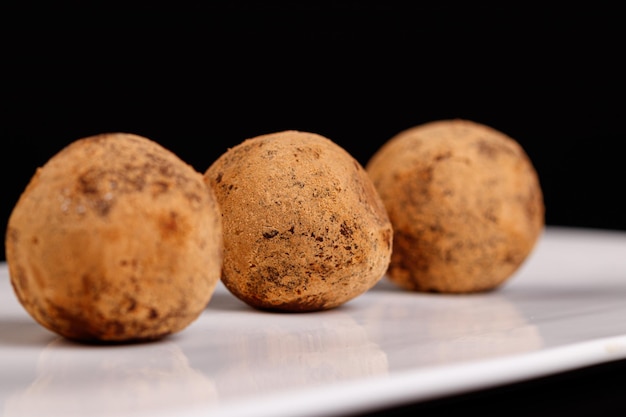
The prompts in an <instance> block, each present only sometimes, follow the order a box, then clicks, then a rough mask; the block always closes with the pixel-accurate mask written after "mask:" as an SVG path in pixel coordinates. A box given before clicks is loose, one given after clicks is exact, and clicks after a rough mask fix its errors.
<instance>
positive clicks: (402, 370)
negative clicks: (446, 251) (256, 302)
mask: <svg viewBox="0 0 626 417" xmlns="http://www.w3.org/2000/svg"><path fill="white" fill-rule="evenodd" d="M622 358H626V233H624V232H612V231H600V230H590V229H571V228H557V227H548V228H547V229H546V231H545V233H544V235H543V236H542V238H541V240H540V242H539V244H538V246H537V247H536V249H535V251H534V252H533V253H532V255H531V257H530V258H529V259H528V260H527V262H526V263H525V264H524V265H523V266H522V268H521V269H520V270H519V271H518V272H517V273H516V274H515V275H514V276H513V277H511V279H510V280H509V281H507V283H506V284H505V285H504V286H503V287H501V288H499V289H498V290H496V291H494V292H491V293H488V294H474V295H456V296H452V295H437V294H418V293H409V292H405V291H403V290H400V289H398V288H397V287H395V286H394V285H393V284H391V283H389V282H388V281H387V280H386V279H385V278H383V280H382V281H381V282H380V283H379V284H378V285H377V286H376V287H375V288H373V289H372V290H370V291H368V292H367V293H365V294H363V295H361V296H360V297H358V298H356V299H354V300H352V301H350V302H348V303H347V304H345V305H344V306H342V307H340V308H337V309H335V310H333V311H326V312H320V313H305V314H278V313H267V312H260V311H256V310H253V309H251V308H249V307H248V306H246V305H245V304H243V303H242V302H240V301H239V300H237V299H236V298H234V296H232V295H231V294H230V293H229V292H227V290H226V289H225V288H224V287H222V286H219V287H218V289H217V291H216V293H215V295H214V296H213V298H212V300H211V302H210V303H209V305H208V307H207V308H206V311H204V313H203V314H202V316H201V317H200V318H199V319H198V320H197V321H195V322H194V323H193V324H192V325H191V326H189V327H188V328H187V329H185V330H184V331H182V332H181V333H179V334H177V335H175V336H172V337H169V338H166V339H164V340H161V341H158V342H154V343H146V344H135V345H123V346H85V345H81V344H76V343H72V342H69V341H67V340H65V339H63V338H61V337H58V336H57V335H55V334H53V333H51V332H49V331H47V330H45V329H44V328H42V327H41V326H39V325H38V324H37V323H35V322H34V321H33V320H32V319H31V318H30V316H29V315H27V313H26V312H25V310H24V309H23V308H22V307H21V305H19V303H18V302H17V299H16V298H15V295H14V293H13V291H12V289H11V286H10V282H9V277H8V272H7V267H6V264H1V266H0V415H2V416H3V417H15V416H21V417H39V416H62V417H70V416H80V417H84V416H90V417H98V416H117V417H130V416H144V415H145V416H151V417H155V416H157V417H158V416H177V417H196V416H212V417H218V416H220V417H222V416H255V417H262V416H268V417H269V416H271V417H280V416H290V417H298V416H331V415H339V414H342V413H348V412H366V411H368V410H374V409H377V408H380V407H386V406H391V405H396V404H401V403H404V402H409V401H422V400H427V399H432V398H436V397H440V396H449V395H455V394H459V393H461V392H465V391H468V390H476V389H481V388H486V387H491V386H496V385H499V384H503V383H508V382H516V381H520V380H523V379H526V378H535V377H541V376H545V375H548V374H551V373H555V372H558V371H563V370H570V369H575V368H577V367H581V366H585V365H592V364H597V363H602V362H607V361H611V360H616V359H622Z"/></svg>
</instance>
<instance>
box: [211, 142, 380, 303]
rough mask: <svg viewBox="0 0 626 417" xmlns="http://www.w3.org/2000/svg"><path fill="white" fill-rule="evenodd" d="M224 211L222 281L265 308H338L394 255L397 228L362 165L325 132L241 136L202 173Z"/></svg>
mask: <svg viewBox="0 0 626 417" xmlns="http://www.w3.org/2000/svg"><path fill="white" fill-rule="evenodd" d="M205 180H206V181H207V183H208V184H210V186H211V187H212V188H213V189H214V191H215V194H216V196H217V199H218V201H219V203H220V206H221V208H222V216H223V224H224V268H223V274H222V280H223V282H224V284H225V286H226V287H227V288H228V289H229V290H230V291H231V292H232V293H233V294H234V295H236V296H237V297H238V298H240V299H242V300H243V301H245V302H247V303H248V304H249V305H251V306H253V307H257V308H261V309H269V310H282V311H314V310H323V309H329V308H333V307H336V306H338V305H340V304H343V303H345V302H346V301H348V300H350V299H352V298H354V297H356V296H358V295H359V294H361V293H363V292H365V291H367V290H368V289H370V288H371V287H372V286H374V284H376V282H378V281H379V280H380V278H381V277H382V276H383V274H384V272H385V270H386V268H387V266H388V263H389V259H390V255H391V244H392V229H391V223H390V221H389V218H388V216H387V213H386V211H385V208H384V206H383V204H382V201H381V200H380V197H379V196H378V194H377V192H376V190H375V188H374V186H373V184H372V182H371V180H370V178H369V177H368V176H367V173H366V172H365V170H364V169H363V167H362V166H361V165H360V164H359V163H358V162H357V161H356V160H355V159H354V158H352V157H351V156H350V155H349V154H348V153H347V152H346V151H345V150H344V149H342V148H341V147H339V146H338V145H336V144H335V143H334V142H332V141H330V140H328V139H327V138H324V137H322V136H320V135H317V134H313V133H307V132H299V131H284V132H277V133H274V134H268V135H262V136H258V137H256V138H252V139H248V140H245V141H244V142H242V143H240V144H239V145H238V146H235V147H233V148H231V149H229V150H228V151H227V152H225V153H224V154H223V155H222V156H221V157H220V158H218V160H216V161H215V162H214V163H213V164H212V165H211V166H210V167H209V169H208V170H207V171H206V173H205Z"/></svg>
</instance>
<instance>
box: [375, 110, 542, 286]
mask: <svg viewBox="0 0 626 417" xmlns="http://www.w3.org/2000/svg"><path fill="white" fill-rule="evenodd" d="M366 170H367V172H368V174H369V175H370V177H371V179H372V181H373V182H374V184H375V186H376V189H377V190H378V192H379V195H380V196H381V198H382V200H383V201H384V204H385V207H386V208H387V212H388V214H389V217H390V219H391V222H392V224H393V228H394V243H393V248H394V250H393V254H392V257H391V262H390V265H389V270H388V272H387V276H388V278H389V279H390V280H391V281H393V282H395V283H396V284H398V285H399V286H401V287H403V288H405V289H408V290H414V291H423V292H441V293H470V292H479V291H487V290H491V289H494V288H496V287H497V286H499V285H501V284H502V283H503V282H505V281H506V280H507V279H508V278H510V277H511V275H512V274H513V273H514V272H515V271H516V270H517V269H518V268H519V267H520V265H521V264H522V263H523V262H524V260H525V259H526V258H527V257H528V255H529V254H530V252H531V251H532V249H533V247H534V246H535V243H536V242H537V240H538V238H539V236H540V234H541V232H542V230H543V227H544V205H543V194H542V190H541V188H540V184H539V179H538V175H537V172H536V171H535V169H534V167H533V165H532V163H531V161H530V159H529V157H528V156H527V154H526V153H525V152H524V150H523V149H522V147H521V146H520V145H519V143H518V142H516V141H515V140H514V139H512V138H510V137H509V136H507V135H505V134H504V133H502V132H500V131H497V130H496V129H494V128H491V127H489V126H486V125H483V124H480V123H476V122H472V121H469V120H461V119H452V120H439V121H433V122H429V123H425V124H423V125H419V126H415V127H413V128H410V129H407V130H405V131H402V132H400V133H398V134H397V135H396V136H394V137H392V138H391V139H390V140H389V141H387V142H386V143H385V144H383V146H382V147H381V148H380V149H379V150H378V151H377V152H376V153H375V154H374V155H373V156H372V158H371V159H370V160H369V161H368V163H367V164H366Z"/></svg>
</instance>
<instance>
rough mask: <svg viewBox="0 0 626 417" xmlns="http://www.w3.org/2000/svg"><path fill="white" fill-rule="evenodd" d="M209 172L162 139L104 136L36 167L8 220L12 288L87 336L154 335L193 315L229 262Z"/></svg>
mask: <svg viewBox="0 0 626 417" xmlns="http://www.w3.org/2000/svg"><path fill="white" fill-rule="evenodd" d="M221 232H222V224H221V216H220V212H219V206H218V204H217V201H216V199H215V196H214V194H213V192H212V190H211V189H210V188H208V187H207V186H206V184H205V183H204V180H203V177H202V174H200V173H198V172H196V171H195V170H194V169H193V168H191V167H190V166H189V165H187V164H186V163H184V162H183V161H181V160H180V159H179V158H178V157H177V156H176V155H174V154H173V153H172V152H170V151H168V150H166V149H165V148H163V147H161V146H160V145H158V144H156V143H155V142H153V141H151V140H149V139H146V138H143V137H140V136H136V135H131V134H122V133H120V134H104V135H97V136H93V137H89V138H84V139H81V140H78V141H75V142H74V143H72V144H70V145H68V146H67V147H66V148H65V149H63V150H61V151H60V152H59V153H58V154H57V155H55V156H54V157H52V158H51V159H50V160H49V161H48V162H47V163H46V164H45V165H44V166H43V167H41V168H39V169H38V170H37V172H36V174H35V175H34V176H33V179H32V180H31V182H30V183H29V184H28V186H27V187H26V189H25V190H24V192H23V193H22V195H21V196H20V199H19V200H18V202H17V204H16V206H15V208H14V209H13V212H12V213H11V217H10V219H9V225H8V227H7V238H6V242H7V245H6V246H7V262H8V265H9V272H10V275H11V282H12V285H13V288H14V289H15V293H16V295H17V297H18V299H19V301H20V302H21V303H22V305H23V306H24V308H25V309H26V310H27V311H28V312H29V313H30V314H31V315H32V316H33V317H34V318H35V319H36V320H37V321H38V322H39V323H41V324H42V325H43V326H45V327H47V328H48V329H50V330H52V331H54V332H57V333H59V334H61V335H63V336H65V337H68V338H71V339H76V340H81V341H91V342H125V341H140V340H153V339H158V338H161V337H163V336H165V335H167V334H171V333H175V332H178V331H180V330H182V329H183V328H185V327H186V326H187V325H189V324H190V323H191V322H192V321H193V320H195V319H196V318H197V317H198V315H199V314H200V313H201V312H202V310H203V309H204V307H205V306H206V304H207V303H208V302H209V300H210V298H211V296H212V293H213V290H214V288H215V286H216V284H217V282H218V280H219V275H220V270H221V261H222V233H221Z"/></svg>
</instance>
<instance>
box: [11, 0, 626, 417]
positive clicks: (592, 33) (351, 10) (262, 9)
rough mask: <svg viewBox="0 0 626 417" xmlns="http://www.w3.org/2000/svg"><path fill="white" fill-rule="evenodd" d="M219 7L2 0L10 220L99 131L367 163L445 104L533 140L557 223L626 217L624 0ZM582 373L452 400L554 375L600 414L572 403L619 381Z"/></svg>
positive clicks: (551, 220)
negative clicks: (65, 153)
mask: <svg viewBox="0 0 626 417" xmlns="http://www.w3.org/2000/svg"><path fill="white" fill-rule="evenodd" d="M51 3H54V2H51ZM206 3H207V4H208V5H205V6H203V7H199V6H193V7H192V6H188V8H185V7H177V8H175V9H171V8H166V7H157V6H154V5H152V4H146V5H145V6H144V7H140V6H134V7H133V8H129V7H112V6H109V5H102V6H100V7H97V6H93V5H91V6H89V7H85V6H84V5H83V3H76V4H71V3H70V5H67V4H66V5H64V6H59V5H57V4H51V5H48V6H46V7H45V8H43V9H41V8H35V7H32V8H26V7H21V8H20V9H19V10H17V9H4V10H3V11H2V13H0V36H1V37H0V47H1V49H0V60H1V61H0V66H1V68H2V73H0V139H1V140H2V144H1V148H0V149H2V150H1V151H0V152H1V155H2V161H1V164H0V166H1V169H2V172H1V174H2V176H1V178H2V198H1V200H0V201H1V206H0V220H1V221H2V231H4V227H5V226H6V221H7V220H8V217H9V215H10V212H11V210H12V208H13V206H14V204H15V203H16V202H17V199H18V198H19V195H20V193H21V192H22V191H23V189H24V187H25V186H26V184H27V183H28V181H29V179H30V177H31V176H32V175H33V174H34V172H35V169H36V168H37V167H39V166H41V165H43V164H44V163H45V162H46V161H47V160H48V159H49V158H50V157H52V156H53V155H54V154H55V153H56V152H58V151H59V150H60V149H61V148H62V147H64V146H66V145H67V144H69V143H70V142H72V141H74V140H76V139H79V138H82V137H86V136H90V135H93V134H98V133H104V132H114V131H124V132H129V133H136V134H139V135H143V136H146V137H148V138H150V139H153V140H155V141H157V142H159V143H160V144H162V145H163V146H165V147H167V148H169V149H170V150H172V151H173V152H175V153H177V154H178V155H179V156H180V157H181V158H182V159H183V160H185V161H186V162H188V163H189V164H191V165H192V166H194V167H195V168H196V169H197V170H198V171H200V172H203V171H204V170H206V168H208V166H209V165H210V164H211V163H212V162H213V160H215V159H216V158H217V157H218V156H219V155H220V154H221V153H223V152H224V151H225V150H226V149H227V148H228V147H231V146H234V145H236V144H237V143H239V142H241V141H242V140H244V139H246V138H248V137H252V136H256V135H259V134H264V133H270V132H274V131H279V130H285V129H297V130H305V131H311V132H315V133H319V134H322V135H324V136H326V137H328V138H329V139H332V140H333V141H335V142H336V143H338V144H339V145H341V146H343V147H344V148H345V149H346V150H348V151H349V152H350V153H352V154H353V156H355V158H357V159H358V160H359V161H360V162H361V163H363V164H365V163H366V162H367V160H368V159H369V158H370V157H371V155H372V154H373V153H374V152H375V151H376V150H377V149H378V147H380V146H381V145H382V144H383V143H384V142H385V141H386V140H388V139H389V138H390V137H392V136H393V135H394V134H396V133H398V132H399V131H401V130H404V129H406V128H409V127H412V126H414V125H417V124H420V123H424V122H428V121H432V120H436V119H444V118H466V119H471V120H474V121H477V122H480V123H484V124H487V125H490V126H492V127H494V128H496V129H499V130H501V131H503V132H504V133H506V134H508V135H509V136H511V137H513V138H514V139H516V140H517V141H518V142H520V144H521V145H522V146H523V147H524V148H525V150H526V152H527V153H528V154H529V156H530V158H531V160H532V161H533V163H534V165H535V167H536V169H537V171H538V173H539V176H540V180H541V184H542V187H543V191H544V199H545V204H546V222H547V224H548V225H561V226H573V227H590V228H604V229H618V230H626V215H625V214H624V212H625V210H624V209H625V203H624V199H623V194H624V183H625V181H624V177H625V174H624V163H623V162H624V157H623V155H624V153H623V150H622V147H623V142H624V130H623V125H624V114H625V113H624V110H625V108H624V97H626V91H625V83H624V76H625V74H626V72H625V71H624V70H625V67H624V64H623V62H622V61H623V56H624V39H625V36H624V35H625V31H624V24H623V22H624V21H625V20H624V18H625V17H626V16H625V15H624V14H623V13H622V12H621V11H619V10H618V9H617V8H615V9H603V8H601V7H600V6H594V7H589V5H588V4H585V5H584V6H585V7H574V6H572V5H571V4H570V3H568V4H567V6H566V7H556V6H554V7H545V6H541V7H539V6H535V7H532V8H531V7H514V6H506V7H495V8H494V7H493V6H491V7H486V6H477V5H471V6H470V5H464V6H458V5H448V4H446V3H445V2H443V3H438V5H437V6H433V5H428V6H426V5H423V4H426V3H423V4H422V5H421V6H414V5H412V6H407V5H405V4H404V3H401V2H393V1H387V2H382V1H378V2H347V1H337V2H330V3H329V4H322V3H320V2H316V3H308V4H307V3H299V4H298V5H294V4H292V3H290V2H262V3H250V4H247V3H244V2H216V1H214V2H206ZM107 4H108V3H107ZM0 256H4V250H2V251H1V252H0ZM623 368H624V367H623V363H622V364H621V368H619V367H617V368H615V367H613V368H612V369H617V370H618V374H616V373H615V372H616V371H613V373H612V374H610V376H607V375H606V373H603V374H602V375H601V376H600V377H599V378H600V379H601V380H602V381H604V382H605V385H603V386H609V385H610V386H615V385H614V384H613V381H618V380H619V378H620V376H619V369H622V370H623ZM603 369H604V368H603ZM578 375H582V377H580V376H579V377H578V378H577V379H576V378H574V379H572V378H570V379H566V378H561V379H557V380H556V382H553V383H551V385H541V384H539V385H536V384H535V385H534V386H533V387H534V388H533V389H531V390H530V391H528V390H521V391H520V390H519V389H518V390H513V389H511V390H509V389H508V388H505V389H504V390H505V392H507V393H511V392H512V393H513V394H505V395H503V394H502V393H501V392H500V393H495V394H494V393H493V392H492V393H491V394H481V395H479V396H478V397H470V399H469V400H468V399H457V400H456V402H454V401H453V402H452V405H454V404H458V405H459V406H458V407H457V408H456V409H454V410H458V411H462V410H463V409H464V408H465V409H467V408H466V407H469V409H472V407H473V409H474V410H475V411H480V410H484V401H486V402H487V403H493V401H496V399H498V401H500V403H498V404H503V403H506V402H508V401H509V399H512V398H515V400H516V401H520V399H521V398H528V401H530V402H528V401H527V402H525V404H533V403H532V402H533V401H543V400H544V399H545V389H550V390H552V392H553V393H554V392H555V391H554V390H555V389H557V388H558V387H565V388H564V389H565V391H563V392H564V394H562V395H561V396H560V397H554V396H553V397H552V398H559V402H558V403H554V402H553V403H552V404H551V405H552V407H553V408H552V411H554V413H548V414H547V415H568V416H570V417H572V416H574V415H588V414H585V413H582V412H581V413H578V414H577V413H576V411H577V410H579V411H580V410H581V409H582V408H580V407H579V406H578V404H581V402H582V401H583V397H584V393H589V394H590V395H595V397H594V398H596V400H597V401H600V402H602V404H605V405H606V404H615V401H616V400H615V399H616V398H618V394H617V393H614V394H611V392H612V391H610V390H604V391H603V392H604V393H605V396H604V397H603V396H602V395H601V394H599V393H598V390H596V391H589V385H584V384H585V383H586V381H587V379H586V378H587V377H588V376H589V373H583V374H581V373H579V374H578ZM596 378H598V377H597V375H596ZM610 378H613V379H610ZM550 381H554V379H553V380H550ZM607 381H611V384H609V385H607V384H606V382H607ZM544 384H548V383H546V382H544ZM594 386H599V385H594ZM566 390H573V391H572V392H576V393H578V394H575V395H574V397H576V398H574V397H571V396H570V397H568V394H567V391H566ZM594 393H595V394H594ZM611 395H612V397H610V396H611ZM607 396H609V397H610V398H608V397H607ZM476 398H478V399H477V400H476ZM480 399H484V401H483V403H480V402H477V401H480ZM575 399H577V400H578V401H577V402H572V400H575ZM591 401H593V399H591ZM611 401H613V402H612V403H611ZM617 401H619V399H618V400H617ZM568 403H569V404H573V405H571V406H569V407H567V404H568ZM445 404H448V405H450V403H444V405H445ZM472 404H477V405H473V406H472ZM537 404H538V403H537ZM587 404H589V402H587ZM420 407H421V408H420ZM429 407H434V408H429ZM438 407H439V403H434V404H433V403H430V404H427V405H425V406H418V407H417V408H415V409H414V410H417V411H427V410H430V409H433V410H439V408H438ZM563 407H565V408H563ZM557 409H558V410H560V411H562V412H566V413H567V414H559V413H558V412H557ZM622 410H623V408H622ZM536 411H538V410H537V409H536V408H533V413H535V412H536ZM520 415H521V414H520ZM589 415H593V414H589Z"/></svg>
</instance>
